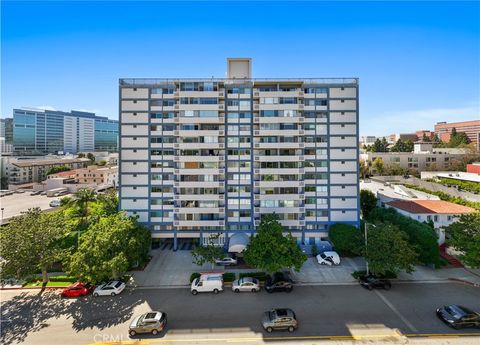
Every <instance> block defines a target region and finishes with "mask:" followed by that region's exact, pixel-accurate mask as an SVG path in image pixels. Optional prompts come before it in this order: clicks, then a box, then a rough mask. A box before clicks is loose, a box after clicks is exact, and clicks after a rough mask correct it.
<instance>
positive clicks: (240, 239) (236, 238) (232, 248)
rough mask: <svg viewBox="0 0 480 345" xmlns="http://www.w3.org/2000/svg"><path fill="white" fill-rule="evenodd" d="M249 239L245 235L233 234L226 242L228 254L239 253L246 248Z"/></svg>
mask: <svg viewBox="0 0 480 345" xmlns="http://www.w3.org/2000/svg"><path fill="white" fill-rule="evenodd" d="M249 242H250V237H249V236H248V235H247V234H234V235H232V236H231V237H230V240H229V241H228V252H229V253H241V252H243V251H244V250H245V248H247V245H248V243H249Z"/></svg>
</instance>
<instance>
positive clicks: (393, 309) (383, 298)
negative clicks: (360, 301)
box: [374, 290, 418, 333]
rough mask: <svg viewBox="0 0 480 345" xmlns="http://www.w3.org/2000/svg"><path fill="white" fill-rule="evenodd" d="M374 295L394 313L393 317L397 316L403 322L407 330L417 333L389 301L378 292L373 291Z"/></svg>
mask: <svg viewBox="0 0 480 345" xmlns="http://www.w3.org/2000/svg"><path fill="white" fill-rule="evenodd" d="M374 291H375V293H376V294H377V296H378V297H380V299H381V300H382V301H383V302H384V303H385V304H386V305H387V306H388V307H389V308H390V309H391V310H392V311H393V312H394V313H395V315H397V316H398V317H399V318H400V320H402V321H403V323H404V324H405V325H407V327H408V328H410V330H411V331H412V332H413V333H418V330H417V329H416V328H415V327H414V326H413V325H412V324H411V323H410V321H408V320H407V318H405V317H404V316H403V315H402V314H401V313H400V312H399V311H398V309H397V308H395V306H394V305H393V304H392V303H390V301H389V300H388V299H387V298H386V297H385V296H384V295H383V294H382V293H381V292H380V291H378V290H374Z"/></svg>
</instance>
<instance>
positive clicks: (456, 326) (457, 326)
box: [452, 325, 460, 329]
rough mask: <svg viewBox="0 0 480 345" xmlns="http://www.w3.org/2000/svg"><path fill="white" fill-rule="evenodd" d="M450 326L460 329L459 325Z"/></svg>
mask: <svg viewBox="0 0 480 345" xmlns="http://www.w3.org/2000/svg"><path fill="white" fill-rule="evenodd" d="M452 328H453V329H460V326H459V325H452Z"/></svg>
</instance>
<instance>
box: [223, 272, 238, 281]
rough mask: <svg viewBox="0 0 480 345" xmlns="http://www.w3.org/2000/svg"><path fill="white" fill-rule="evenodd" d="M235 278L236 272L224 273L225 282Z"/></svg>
mask: <svg viewBox="0 0 480 345" xmlns="http://www.w3.org/2000/svg"><path fill="white" fill-rule="evenodd" d="M234 280H235V273H232V272H227V273H224V274H223V281H224V282H225V283H231V282H233V281H234Z"/></svg>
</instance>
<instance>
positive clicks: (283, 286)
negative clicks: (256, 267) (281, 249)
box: [265, 272, 293, 293]
mask: <svg viewBox="0 0 480 345" xmlns="http://www.w3.org/2000/svg"><path fill="white" fill-rule="evenodd" d="M265 290H266V291H267V292H270V293H271V292H276V291H286V292H291V291H292V290H293V282H292V280H291V279H290V278H289V277H288V275H287V274H285V273H282V272H277V273H275V274H273V276H268V277H267V280H266V281H265Z"/></svg>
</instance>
